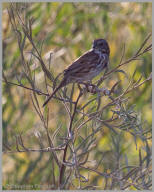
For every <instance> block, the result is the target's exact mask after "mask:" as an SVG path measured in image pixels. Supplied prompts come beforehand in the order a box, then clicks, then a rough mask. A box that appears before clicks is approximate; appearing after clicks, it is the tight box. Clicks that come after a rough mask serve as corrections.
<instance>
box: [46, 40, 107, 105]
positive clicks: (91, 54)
mask: <svg viewBox="0 0 154 192" xmlns="http://www.w3.org/2000/svg"><path fill="white" fill-rule="evenodd" d="M109 54H110V49H109V46H108V43H107V41H106V40H104V39H96V40H94V42H93V48H92V49H91V50H89V51H88V52H86V53H85V54H83V55H82V56H80V57H79V58H78V59H77V60H75V61H74V62H73V63H72V64H71V65H70V66H69V67H68V68H67V69H65V70H64V78H63V80H62V81H61V83H60V84H59V86H58V87H57V88H56V89H55V90H54V91H53V93H52V94H51V95H50V96H49V97H48V98H47V100H46V101H45V103H44V104H43V107H44V106H45V105H46V104H47V103H48V102H49V100H50V99H51V98H52V97H53V95H54V94H55V93H56V92H57V91H58V90H59V89H60V88H62V87H64V86H65V85H67V84H69V83H74V82H76V83H80V82H84V81H89V80H91V79H93V78H94V77H95V76H97V75H98V74H99V73H100V72H101V71H102V70H103V69H105V68H106V67H107V65H108V62H109Z"/></svg>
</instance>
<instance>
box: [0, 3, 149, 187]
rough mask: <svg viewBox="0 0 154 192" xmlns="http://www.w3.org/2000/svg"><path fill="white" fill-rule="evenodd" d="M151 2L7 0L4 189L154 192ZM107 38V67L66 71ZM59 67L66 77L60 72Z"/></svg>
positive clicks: (5, 7) (4, 72)
mask: <svg viewBox="0 0 154 192" xmlns="http://www.w3.org/2000/svg"><path fill="white" fill-rule="evenodd" d="M151 17H152V3H3V20H2V29H3V73H2V74H3V83H2V86H3V98H2V104H3V172H2V174H3V189H8V190H9V189H20V190H21V189H23V190H25V189H31V190H37V189H42V190H47V189H52V190H54V189H69V190H71V189H72V190H74V189H98V190H118V189H120V190H125V189H127V190H144V189H145V190H150V189H152V176H151V175H152V160H151V147H152V134H151V127H152V107H151V100H152V99H151V91H152V86H151V78H152V76H151V71H152V54H151V49H152V44H151V30H152V29H151V26H152V18H151ZM96 38H104V39H106V40H107V41H108V43H109V45H110V50H111V55H110V65H109V68H108V70H106V71H104V72H102V73H101V74H100V75H99V76H97V77H96V78H95V79H93V82H92V83H93V84H94V85H95V88H96V91H95V93H92V91H91V90H90V89H88V90H87V89H86V88H85V87H84V86H82V85H81V87H80V89H79V87H78V86H77V85H76V84H70V85H68V86H66V87H65V88H63V89H61V90H60V91H59V92H58V93H57V94H56V95H55V97H54V98H53V99H52V100H51V101H50V102H49V104H48V105H47V106H46V107H45V108H43V107H42V105H43V103H44V101H45V99H46V98H47V96H49V95H50V94H51V93H52V91H53V89H54V88H55V87H56V86H57V85H58V84H59V82H60V80H61V79H62V74H61V73H62V71H63V70H64V69H65V68H66V67H67V66H68V65H69V64H71V63H72V62H73V61H74V60H75V59H76V58H77V57H79V56H80V55H82V54H83V53H84V52H86V51H87V50H88V49H90V48H91V46H92V42H93V40H94V39H96ZM59 74H60V75H59Z"/></svg>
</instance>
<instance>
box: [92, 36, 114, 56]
mask: <svg viewBox="0 0 154 192" xmlns="http://www.w3.org/2000/svg"><path fill="white" fill-rule="evenodd" d="M92 48H93V49H95V50H98V51H100V52H102V53H106V54H108V55H110V48H109V45H108V43H107V41H106V40H105V39H95V40H94V41H93V47H92Z"/></svg>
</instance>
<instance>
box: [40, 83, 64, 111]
mask: <svg viewBox="0 0 154 192" xmlns="http://www.w3.org/2000/svg"><path fill="white" fill-rule="evenodd" d="M65 85H66V83H65V80H62V82H61V83H60V84H59V86H58V87H57V88H56V89H55V90H54V91H53V93H52V94H51V95H50V96H49V97H48V98H47V100H46V101H45V102H44V104H43V107H44V106H45V105H46V104H47V103H48V102H49V101H50V99H52V97H53V96H54V94H55V93H56V92H57V91H58V90H59V89H60V88H62V87H64V86H65Z"/></svg>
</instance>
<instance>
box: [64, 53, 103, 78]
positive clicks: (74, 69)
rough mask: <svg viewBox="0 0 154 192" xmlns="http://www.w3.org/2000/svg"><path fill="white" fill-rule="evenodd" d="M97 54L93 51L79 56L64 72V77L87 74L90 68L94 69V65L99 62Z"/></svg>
mask: <svg viewBox="0 0 154 192" xmlns="http://www.w3.org/2000/svg"><path fill="white" fill-rule="evenodd" d="M99 59H100V58H99V56H98V54H96V53H94V51H92V50H91V51H88V52H87V53H85V54H84V55H82V56H80V57H79V58H78V59H77V60H75V61H74V62H73V63H72V64H71V65H70V66H69V67H68V68H67V69H66V70H64V76H65V75H69V74H71V76H73V75H76V74H78V75H79V74H80V73H81V74H83V73H87V72H88V71H89V70H91V68H95V65H96V64H95V63H97V61H98V60H99Z"/></svg>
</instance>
